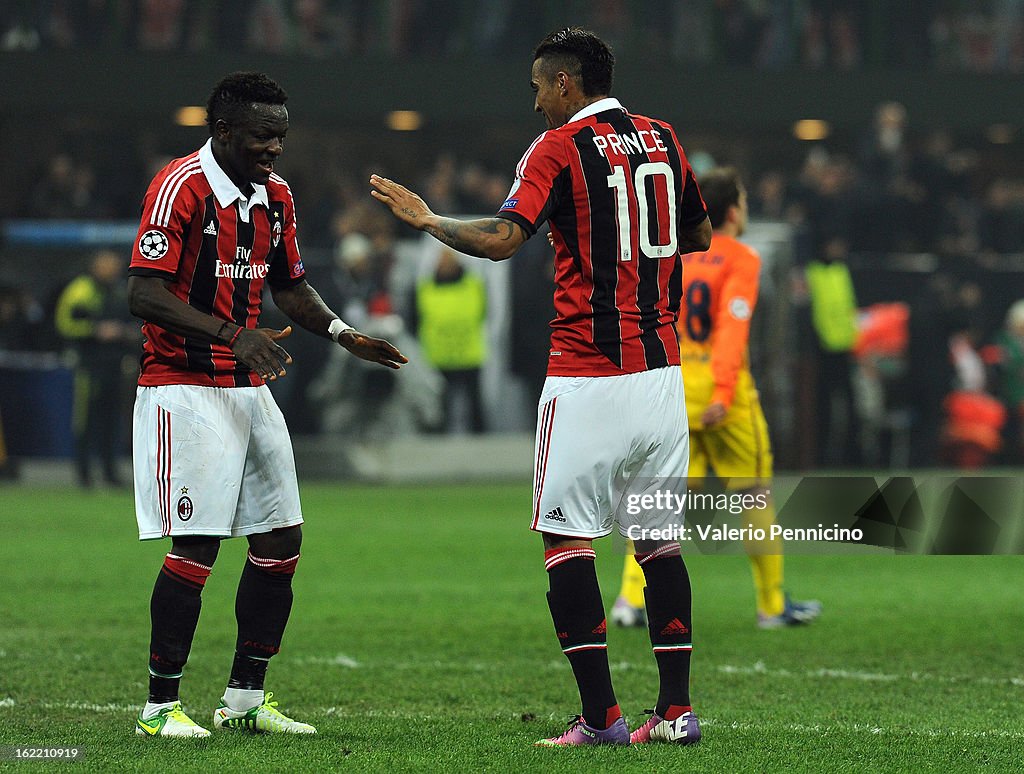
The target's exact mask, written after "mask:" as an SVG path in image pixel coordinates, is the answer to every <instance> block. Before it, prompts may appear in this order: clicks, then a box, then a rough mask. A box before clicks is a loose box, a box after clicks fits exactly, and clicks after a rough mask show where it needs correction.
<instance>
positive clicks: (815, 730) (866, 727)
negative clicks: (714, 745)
mask: <svg viewBox="0 0 1024 774" xmlns="http://www.w3.org/2000/svg"><path fill="white" fill-rule="evenodd" d="M700 724H701V725H702V726H711V727H714V728H719V729H726V730H732V731H762V732H766V731H768V732H770V731H779V730H780V729H782V730H785V731H792V732H794V733H798V734H817V735H825V734H828V733H830V732H841V733H867V734H871V735H872V736H900V737H903V736H925V737H928V738H932V739H945V738H948V737H953V738H955V739H992V738H999V739H1024V732H1021V731H1005V730H1001V729H1000V730H990V729H986V730H984V731H965V730H962V729H958V728H941V729H940V728H913V727H911V728H906V727H902V726H901V727H900V728H885V727H884V726H876V725H872V724H866V723H811V724H807V723H746V722H740V721H735V720H734V721H729V720H720V719H716V718H701V719H700Z"/></svg>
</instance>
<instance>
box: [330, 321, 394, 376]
mask: <svg viewBox="0 0 1024 774" xmlns="http://www.w3.org/2000/svg"><path fill="white" fill-rule="evenodd" d="M338 343H339V344H341V346H343V347H344V348H345V349H347V350H348V351H349V352H351V353H352V354H353V355H355V356H356V357H358V358H362V359H363V360H369V361H370V362H371V363H380V364H381V365H382V366H387V367H388V368H395V369H398V368H401V367H402V364H403V363H408V362H409V358H407V357H406V356H405V355H403V354H402V353H401V352H399V351H398V350H397V349H395V348H394V347H393V346H392V345H391V344H390V343H389V342H387V341H385V340H384V339H375V338H373V337H372V336H367V335H365V334H362V333H360V332H359V331H356V330H348V331H345V332H344V333H342V334H341V335H340V336H339V337H338Z"/></svg>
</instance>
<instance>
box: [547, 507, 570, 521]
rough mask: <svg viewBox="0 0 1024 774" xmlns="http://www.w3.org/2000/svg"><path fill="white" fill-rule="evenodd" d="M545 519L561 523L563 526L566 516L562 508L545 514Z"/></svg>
mask: <svg viewBox="0 0 1024 774" xmlns="http://www.w3.org/2000/svg"><path fill="white" fill-rule="evenodd" d="M544 518H545V519H546V520H547V521H560V522H562V523H563V524H564V523H565V514H564V513H562V508H561V507H558V508H555V509H553V510H550V511H548V512H547V513H545V514H544Z"/></svg>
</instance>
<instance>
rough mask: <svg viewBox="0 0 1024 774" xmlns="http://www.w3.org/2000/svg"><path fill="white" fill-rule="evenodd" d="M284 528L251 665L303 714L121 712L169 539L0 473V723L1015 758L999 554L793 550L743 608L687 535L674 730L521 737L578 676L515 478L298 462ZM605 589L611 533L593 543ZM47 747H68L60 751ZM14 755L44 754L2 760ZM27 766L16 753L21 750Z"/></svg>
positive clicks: (30, 731) (628, 665)
mask: <svg viewBox="0 0 1024 774" xmlns="http://www.w3.org/2000/svg"><path fill="white" fill-rule="evenodd" d="M303 502H304V509H305V515H306V520H307V523H306V527H305V544H304V546H303V551H302V553H303V557H302V561H301V562H300V563H299V568H298V574H297V575H296V580H295V606H294V608H293V611H292V619H291V623H290V625H289V629H288V632H287V634H286V637H285V642H284V649H283V651H282V653H281V654H280V655H279V656H278V657H276V658H275V659H274V661H273V663H272V664H271V667H270V673H269V678H268V686H267V687H268V688H269V689H270V690H273V691H274V692H275V693H276V695H277V697H278V698H280V699H281V701H282V704H281V708H282V709H284V710H285V711H286V712H288V713H289V714H292V715H294V716H295V717H298V718H300V719H303V720H308V721H309V722H311V723H313V724H315V725H316V726H317V727H318V729H319V732H320V733H319V735H318V736H316V737H313V738H280V737H253V736H245V735H232V734H228V733H217V734H215V735H214V737H213V738H212V739H209V740H203V741H192V740H159V739H157V740H154V739H146V738H137V737H135V736H134V735H133V732H132V722H133V716H134V713H135V712H136V711H137V709H138V706H139V705H140V703H141V702H142V701H143V700H144V699H145V692H146V687H145V686H146V646H147V641H148V601H149V595H150V592H151V590H152V582H153V580H154V578H155V576H156V572H157V568H158V566H159V564H160V561H161V557H162V555H163V553H165V552H166V550H167V548H168V546H169V544H168V543H166V542H160V541H158V542H150V543H144V544H140V543H138V542H137V540H136V533H135V522H134V515H133V504H132V499H131V495H130V494H129V493H128V492H124V493H120V492H97V493H81V492H79V491H77V490H72V489H54V490H38V489H28V488H6V489H2V490H0V530H2V532H0V534H2V537H0V573H2V580H3V582H2V583H0V745H13V744H18V745H71V744H74V745H84V746H85V747H86V748H87V750H86V759H85V760H84V761H81V762H79V763H76V764H68V765H73V766H74V769H73V770H75V771H118V772H120V771H140V772H153V771H182V772H184V771H222V772H234V771H238V772H253V771H265V772H302V771H309V772H322V771H335V770H336V771H391V772H398V771H502V772H503V771H517V772H518V771H546V772H554V771H583V772H599V771H644V772H650V771H683V772H746V771H751V772H761V771H786V772H791V771H813V772H818V771H830V772H844V771H850V772H855V771H856V772H859V771H908V772H922V771H935V772H949V771H975V770H987V771H1019V770H1020V769H1021V765H1022V762H1024V753H1022V752H1021V751H1022V749H1024V714H1022V711H1021V706H1022V703H1024V666H1022V664H1024V661H1022V658H1021V653H1022V652H1024V651H1022V644H1021V638H1022V635H1024V617H1022V612H1021V610H1022V606H1021V600H1022V596H1021V594H1022V584H1021V581H1022V577H1024V576H1022V569H1024V566H1022V562H1024V560H1022V559H1021V557H975V558H965V557H890V556H871V557H864V556H843V557H828V556H815V557H811V556H793V557H790V558H789V560H788V563H787V567H786V570H787V578H788V583H787V585H788V586H789V587H790V589H792V590H793V591H795V592H796V593H797V594H798V595H803V596H815V597H819V598H820V599H822V600H823V601H824V603H825V614H824V616H823V618H822V619H821V620H820V621H819V622H818V623H817V624H815V625H814V626H812V627H810V628H807V629H804V630H785V631H769V632H762V631H758V630H757V629H756V628H755V626H754V611H753V594H752V590H751V583H750V572H749V568H748V566H747V562H746V559H745V558H744V557H742V556H721V557H709V556H696V557H692V558H691V559H690V560H689V567H690V573H691V577H692V580H693V586H694V594H695V603H694V622H695V623H694V629H695V651H694V665H693V698H694V704H695V706H696V708H697V710H698V713H699V714H700V716H701V718H702V721H703V724H704V725H703V727H704V734H705V736H704V740H703V741H702V742H701V744H700V745H698V746H697V747H695V748H674V747H666V746H653V745H652V746H645V747H638V748H635V749H629V748H617V749H609V748H586V749H571V750H568V749H562V750H558V749H555V750H552V749H542V748H535V747H533V746H532V742H533V741H534V740H536V739H538V738H540V737H542V736H547V735H550V734H553V733H555V732H558V731H560V730H561V729H562V728H563V727H564V724H565V721H566V719H567V718H568V716H569V715H571V714H573V713H574V712H575V711H576V710H577V709H578V697H577V695H576V692H575V686H574V683H573V681H572V676H571V673H570V670H569V668H568V665H567V663H566V662H565V659H564V658H563V657H562V655H561V654H560V653H559V651H558V648H557V645H556V641H555V638H554V635H553V632H552V627H551V622H550V619H549V617H548V612H547V607H546V605H545V601H544V592H545V590H546V588H547V580H546V577H545V573H544V569H543V563H542V557H541V548H540V539H539V538H538V537H537V536H536V535H533V534H531V533H530V532H529V531H528V530H527V524H526V522H527V519H528V509H529V505H530V488H529V485H528V484H520V485H486V486H484V485H481V486H424V487H366V486H342V485H321V484H307V485H305V486H303ZM598 551H599V560H598V569H599V572H600V576H601V580H602V586H603V589H604V592H605V596H606V598H607V599H610V598H611V596H612V595H614V593H615V591H616V590H617V587H618V580H619V572H620V568H621V555H620V554H619V553H617V552H616V551H615V550H614V549H613V546H612V545H611V544H610V543H609V542H608V541H602V543H601V544H599V545H598ZM244 552H245V544H244V541H239V540H233V541H228V542H226V543H225V544H224V547H223V549H222V551H221V556H220V559H219V561H218V563H217V566H216V568H215V569H214V572H213V575H212V576H211V578H210V580H209V582H208V584H207V587H206V591H205V594H204V606H203V615H202V618H201V620H200V622H199V631H198V634H197V636H196V641H195V643H194V646H193V649H192V657H191V660H190V662H189V665H188V667H187V669H186V674H185V679H184V681H183V691H182V699H183V701H184V703H185V707H186V710H188V711H189V712H190V713H191V714H192V715H193V716H194V717H195V718H196V719H198V720H199V721H201V722H204V723H205V724H207V725H209V723H210V720H211V713H212V710H213V708H214V707H215V706H216V703H217V699H218V697H219V695H220V692H221V690H222V689H223V686H224V681H225V679H226V676H227V670H228V668H229V666H230V663H231V656H232V646H233V643H234V616H233V599H234V590H235V584H236V581H237V577H238V572H239V570H240V568H241V564H242V562H243V561H244V556H245V553H244ZM609 653H610V658H611V662H612V668H613V676H614V678H615V682H616V689H617V693H618V697H619V701H620V703H621V706H622V708H623V711H624V713H625V714H626V716H627V719H628V720H629V721H630V722H631V725H635V724H636V723H637V722H638V721H639V720H640V719H641V718H642V715H641V712H642V710H643V709H644V708H645V707H650V706H651V705H652V703H653V701H654V698H655V691H656V681H657V670H656V668H655V665H654V660H653V658H652V656H651V654H650V650H649V644H648V643H647V640H646V634H645V633H644V632H641V631H636V630H630V631H621V630H614V629H613V630H611V631H610V632H609ZM60 765H64V764H60ZM5 766H6V767H14V768H18V769H19V770H21V769H25V770H30V769H31V770H64V769H62V768H59V766H58V765H57V764H38V763H6V764H4V763H0V767H5ZM33 767H35V768H33Z"/></svg>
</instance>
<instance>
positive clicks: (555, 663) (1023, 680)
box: [295, 653, 1024, 688]
mask: <svg viewBox="0 0 1024 774" xmlns="http://www.w3.org/2000/svg"><path fill="white" fill-rule="evenodd" d="M295 663H298V664H309V665H316V666H341V667H345V668H347V669H363V668H366V669H388V670H390V671H403V672H408V671H416V670H423V669H434V670H442V671H451V672H463V673H466V672H490V671H493V670H494V669H496V668H498V666H499V665H498V664H497V662H492V661H440V660H435V661H389V662H386V663H384V662H381V663H377V664H374V663H366V662H361V661H356V659H354V658H352V657H350V656H346V655H344V654H340V653H339V654H338V655H336V656H331V657H321V656H302V657H299V658H298V659H295ZM609 666H610V668H611V671H612V672H628V671H633V670H639V671H641V672H644V671H648V672H653V671H655V670H656V668H657V667H656V666H655V663H654V662H653V660H652V661H651V662H650V663H647V662H634V661H613V662H612V663H611V664H610V665H609ZM531 668H532V669H540V670H544V671H560V670H563V669H565V668H566V665H565V662H564V661H562V660H561V659H552V660H548V661H544V662H541V663H539V664H537V665H536V666H535V667H531ZM709 668H710V669H713V670H714V671H716V672H718V673H720V674H726V675H753V676H763V677H777V678H785V679H800V680H804V679H808V678H810V679H813V680H852V681H854V682H861V683H895V682H915V683H925V684H927V683H942V684H949V685H957V684H961V685H963V684H977V685H996V686H1012V687H1014V688H1024V677H1010V676H1008V677H989V676H986V675H936V674H932V673H929V672H909V673H903V674H900V673H888V672H868V671H865V670H859V669H842V668H833V667H818V668H817V669H806V670H792V669H785V668H782V667H769V666H768V665H767V664H765V663H764V662H763V661H755V662H754V663H753V664H748V665H740V664H714V665H712V666H710V667H709Z"/></svg>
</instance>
